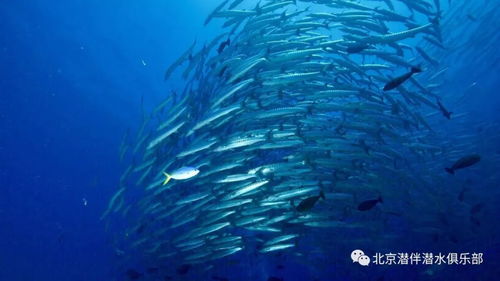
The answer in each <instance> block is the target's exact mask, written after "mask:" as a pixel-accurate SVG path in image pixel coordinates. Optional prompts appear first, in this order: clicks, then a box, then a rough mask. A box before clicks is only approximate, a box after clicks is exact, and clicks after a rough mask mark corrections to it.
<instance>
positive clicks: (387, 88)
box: [384, 66, 422, 91]
mask: <svg viewBox="0 0 500 281" xmlns="http://www.w3.org/2000/svg"><path fill="white" fill-rule="evenodd" d="M419 72H422V69H420V67H416V66H414V67H412V68H411V70H410V72H408V73H405V74H403V75H401V76H399V77H396V78H394V79H392V80H391V81H389V82H388V83H387V84H385V86H384V91H390V90H392V89H395V88H397V87H398V86H399V85H401V84H403V83H404V82H405V81H406V80H408V79H409V78H410V77H411V76H412V75H413V74H415V73H419Z"/></svg>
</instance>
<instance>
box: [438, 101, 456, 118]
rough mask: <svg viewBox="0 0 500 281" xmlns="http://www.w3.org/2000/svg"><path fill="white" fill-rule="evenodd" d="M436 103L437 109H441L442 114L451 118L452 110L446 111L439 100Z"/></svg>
mask: <svg viewBox="0 0 500 281" xmlns="http://www.w3.org/2000/svg"><path fill="white" fill-rule="evenodd" d="M437 105H438V106H439V110H441V113H443V116H444V117H446V118H448V119H451V114H452V113H453V112H451V111H448V110H447V109H446V108H445V107H444V106H443V104H442V103H441V102H440V101H439V100H438V101H437Z"/></svg>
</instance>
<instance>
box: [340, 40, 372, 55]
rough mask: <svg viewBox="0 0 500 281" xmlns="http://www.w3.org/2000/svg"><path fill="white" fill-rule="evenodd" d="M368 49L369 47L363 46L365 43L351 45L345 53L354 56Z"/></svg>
mask: <svg viewBox="0 0 500 281" xmlns="http://www.w3.org/2000/svg"><path fill="white" fill-rule="evenodd" d="M369 47H370V45H368V44H365V43H355V44H353V45H350V46H349V47H347V49H346V51H347V52H348V53H349V54H355V53H359V52H361V51H363V50H366V49H368V48H369Z"/></svg>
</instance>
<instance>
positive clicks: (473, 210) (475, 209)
mask: <svg viewBox="0 0 500 281" xmlns="http://www.w3.org/2000/svg"><path fill="white" fill-rule="evenodd" d="M483 207H484V204H483V203H477V204H476V205H474V206H472V207H471V208H470V213H471V214H472V215H474V214H477V213H479V212H480V211H481V210H482V209H483Z"/></svg>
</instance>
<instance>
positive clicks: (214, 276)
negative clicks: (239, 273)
mask: <svg viewBox="0 0 500 281" xmlns="http://www.w3.org/2000/svg"><path fill="white" fill-rule="evenodd" d="M212 279H213V280H217V281H229V279H227V278H226V277H221V276H217V275H212Z"/></svg>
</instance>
